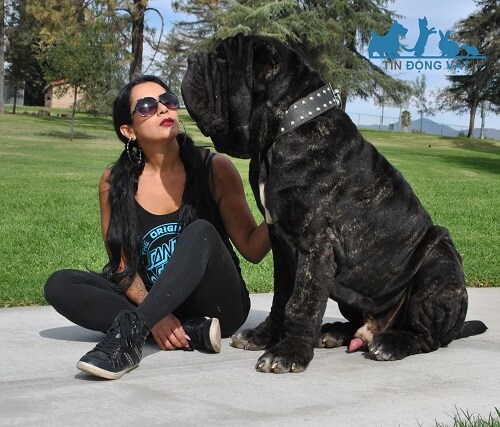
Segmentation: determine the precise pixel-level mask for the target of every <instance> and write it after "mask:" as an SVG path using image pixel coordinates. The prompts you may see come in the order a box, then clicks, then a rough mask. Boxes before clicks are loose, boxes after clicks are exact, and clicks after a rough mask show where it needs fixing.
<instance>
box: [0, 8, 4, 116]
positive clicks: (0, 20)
mask: <svg viewBox="0 0 500 427" xmlns="http://www.w3.org/2000/svg"><path fill="white" fill-rule="evenodd" d="M4 13H5V3H4V0H0V114H3V113H4V112H5V109H4V104H5V100H4V95H3V92H4V65H3V64H4V62H5V57H4V52H5V46H4V39H5V37H4V36H5V17H4Z"/></svg>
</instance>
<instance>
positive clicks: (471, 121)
mask: <svg viewBox="0 0 500 427" xmlns="http://www.w3.org/2000/svg"><path fill="white" fill-rule="evenodd" d="M477 104H478V102H477V101H476V100H474V101H472V104H471V106H470V116H469V131H468V132H467V138H471V137H472V132H473V131H474V120H475V118H476V111H477Z"/></svg>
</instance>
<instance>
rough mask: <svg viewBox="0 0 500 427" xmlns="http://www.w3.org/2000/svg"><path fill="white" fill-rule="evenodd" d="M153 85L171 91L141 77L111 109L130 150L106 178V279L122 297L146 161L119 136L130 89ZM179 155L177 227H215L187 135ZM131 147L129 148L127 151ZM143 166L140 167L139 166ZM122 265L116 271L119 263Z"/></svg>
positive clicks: (135, 262)
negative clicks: (200, 223)
mask: <svg viewBox="0 0 500 427" xmlns="http://www.w3.org/2000/svg"><path fill="white" fill-rule="evenodd" d="M144 82H154V83H157V84H159V85H160V86H162V87H163V88H164V89H165V90H166V91H168V90H169V88H168V86H167V85H166V83H165V82H163V80H161V79H160V78H158V77H156V76H149V75H145V76H141V77H139V78H137V79H135V80H134V81H132V82H130V83H128V84H127V85H126V86H125V87H123V88H122V90H121V91H120V92H119V94H118V96H117V97H116V99H115V101H114V103H113V125H114V128H115V131H116V134H117V135H118V138H119V139H120V140H121V141H122V142H123V143H124V144H127V143H128V144H129V149H128V150H127V148H126V149H125V150H124V151H123V152H122V154H121V155H120V157H119V158H118V160H117V162H116V163H115V164H114V165H113V166H112V167H111V173H110V176H109V185H110V190H109V205H110V209H111V219H110V222H109V228H108V232H107V235H106V236H105V238H106V245H107V247H108V251H109V262H108V264H106V265H105V266H104V269H103V273H104V276H105V277H107V278H108V279H109V280H111V281H112V282H114V283H115V284H117V285H118V286H117V289H118V290H121V291H125V290H126V289H127V288H128V286H130V284H131V283H132V280H133V279H134V277H135V275H136V274H137V270H138V267H139V245H140V238H141V236H139V231H138V218H137V206H136V202H135V195H136V193H137V187H138V182H139V176H140V175H141V173H142V171H143V170H144V160H143V159H142V160H141V159H140V157H139V156H138V155H137V152H138V151H137V150H138V149H139V144H140V141H129V140H128V139H127V138H126V137H125V136H124V135H122V133H121V132H120V127H121V126H122V125H126V124H130V123H131V122H132V116H131V114H130V110H131V104H130V93H131V90H132V88H133V87H134V86H136V85H138V84H140V83H144ZM177 142H178V144H179V155H180V158H181V161H182V162H183V164H184V169H185V170H186V184H185V186H184V193H183V195H182V207H181V211H180V218H179V222H180V224H181V226H182V227H183V228H184V227H186V226H187V225H189V224H190V223H191V222H193V221H194V220H196V219H198V218H203V219H207V220H208V221H210V222H212V223H214V222H217V218H218V215H217V214H216V209H217V208H216V206H215V202H214V201H213V198H212V196H211V191H210V187H209V175H208V169H207V168H206V167H205V164H204V159H203V158H202V155H201V152H200V149H199V148H197V147H195V145H194V142H193V140H192V139H191V138H190V137H189V136H188V135H186V134H185V133H180V134H178V135H177ZM130 144H133V147H130ZM139 160H141V161H139ZM122 260H123V261H124V264H125V265H123V266H122V268H120V263H121V261H122Z"/></svg>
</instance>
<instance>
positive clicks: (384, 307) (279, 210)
mask: <svg viewBox="0 0 500 427" xmlns="http://www.w3.org/2000/svg"><path fill="white" fill-rule="evenodd" d="M324 85H325V82H324V81H323V80H322V79H321V77H320V76H319V74H318V73H317V72H316V71H315V70H313V69H312V68H310V67H309V66H308V65H307V64H306V63H305V62H304V60H303V59H302V58H301V57H300V55H298V54H297V53H296V52H295V51H293V50H292V49H290V48H288V47H287V46H285V45H284V44H282V43H281V42H279V41H277V40H274V39H272V38H268V37H262V36H242V35H238V36H236V37H232V38H229V39H226V40H224V41H222V42H221V43H220V44H219V45H218V46H217V48H216V49H215V51H214V52H211V53H208V54H198V55H193V56H192V57H191V58H190V59H189V63H188V70H187V73H186V75H185V77H184V80H183V83H182V95H183V98H184V101H185V103H186V107H187V109H188V112H189V113H190V114H191V116H192V117H193V118H194V119H195V121H196V122H197V125H198V127H199V128H200V130H201V131H202V132H203V133H204V134H205V135H208V136H210V137H211V139H212V141H213V142H214V145H215V147H216V149H217V150H218V151H221V152H225V153H227V154H229V155H231V156H235V157H240V158H249V157H250V158H251V161H250V183H251V186H252V189H253V192H254V195H255V197H256V199H257V203H258V206H259V208H260V210H261V212H262V213H263V214H265V216H266V221H267V223H268V226H269V233H270V237H271V243H272V250H273V259H274V298H273V305H272V308H271V313H270V315H269V316H268V318H267V319H266V320H265V321H264V322H263V323H262V324H260V325H259V326H257V327H256V328H254V329H248V330H243V331H240V332H238V333H237V334H235V335H234V336H233V345H234V346H236V347H240V348H246V349H252V350H259V349H266V351H265V353H264V354H263V355H262V356H261V357H260V358H259V360H258V362H257V365H256V368H257V370H259V371H262V372H275V373H283V372H300V371H303V370H304V369H306V368H307V366H308V364H309V362H310V361H311V360H312V358H313V348H314V347H318V346H319V347H337V346H341V345H348V344H349V343H350V342H351V340H353V339H354V341H353V342H356V340H357V342H358V343H362V345H363V347H365V348H368V351H369V353H370V355H371V356H372V357H373V358H375V359H377V360H396V359H401V358H404V357H406V356H409V355H412V354H416V353H421V352H430V351H433V350H436V349H438V348H439V347H440V346H446V345H447V344H449V343H450V342H451V341H452V340H454V339H457V338H461V337H464V336H468V335H474V334H478V333H482V332H484V331H485V330H486V326H485V325H484V324H483V323H482V322H480V321H473V322H466V323H464V320H465V316H466V312H467V291H466V287H465V279H464V275H463V271H462V266H461V257H460V255H459V254H458V252H457V250H456V249H455V247H454V245H453V242H452V240H451V238H450V235H449V233H448V231H447V230H446V229H445V228H443V227H439V226H436V225H433V223H432V221H431V218H430V216H429V215H428V213H427V212H426V210H425V209H424V207H423V206H422V205H421V203H420V201H419V200H418V198H417V196H416V195H415V194H414V193H413V191H412V189H411V187H410V185H409V184H408V183H407V182H406V181H405V180H404V178H403V177H402V175H401V174H400V173H399V172H398V171H397V170H396V169H395V168H394V167H393V166H391V164H389V162H388V161H387V160H386V159H385V158H384V157H383V156H382V155H381V154H380V153H379V152H378V151H377V150H376V149H375V148H374V147H373V146H372V145H371V144H370V143H369V142H367V141H366V140H364V139H363V137H362V136H361V135H360V133H359V132H358V130H357V128H356V126H355V125H354V124H353V123H352V121H351V120H350V119H349V117H348V116H347V115H346V114H345V113H344V112H343V111H341V110H339V109H331V110H329V111H327V112H325V113H324V114H322V115H320V116H318V117H317V118H314V119H312V120H310V121H308V122H307V123H305V124H303V125H302V126H300V127H298V128H296V129H294V130H293V131H290V132H288V133H285V134H284V135H280V132H279V128H280V121H281V118H282V117H283V115H284V112H285V110H287V109H288V107H289V106H290V105H291V104H292V103H293V102H295V101H296V100H298V99H300V98H301V97H303V96H305V95H307V94H308V93H310V92H312V91H314V90H316V89H318V88H320V87H322V86H324ZM329 297H330V298H332V299H334V300H335V301H336V302H337V303H338V305H339V308H340V311H341V313H342V314H343V315H344V317H345V318H346V319H347V320H348V322H347V323H340V322H336V323H333V324H325V325H323V326H322V327H321V321H322V318H323V314H324V311H325V307H326V303H327V300H328V298H329Z"/></svg>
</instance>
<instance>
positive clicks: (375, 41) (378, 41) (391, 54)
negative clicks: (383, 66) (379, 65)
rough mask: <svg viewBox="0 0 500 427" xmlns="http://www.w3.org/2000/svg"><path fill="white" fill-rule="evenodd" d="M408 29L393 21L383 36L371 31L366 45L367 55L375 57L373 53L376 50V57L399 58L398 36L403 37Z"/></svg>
mask: <svg viewBox="0 0 500 427" xmlns="http://www.w3.org/2000/svg"><path fill="white" fill-rule="evenodd" d="M407 32H408V29H407V28H405V27H403V26H402V25H401V24H400V23H399V22H398V21H393V23H392V26H391V28H390V29H389V31H388V32H387V34H386V35H385V36H380V35H378V34H377V33H376V32H375V31H372V38H371V40H370V44H369V45H368V55H369V57H370V58H375V56H374V53H375V52H377V53H378V56H377V58H399V56H400V55H399V49H400V47H401V45H400V43H399V37H404V36H405V35H406V33H407Z"/></svg>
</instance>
